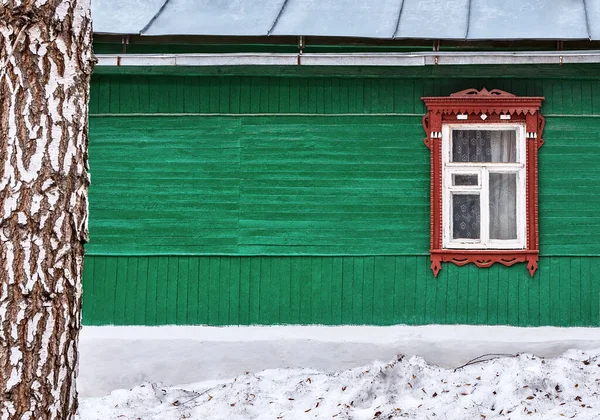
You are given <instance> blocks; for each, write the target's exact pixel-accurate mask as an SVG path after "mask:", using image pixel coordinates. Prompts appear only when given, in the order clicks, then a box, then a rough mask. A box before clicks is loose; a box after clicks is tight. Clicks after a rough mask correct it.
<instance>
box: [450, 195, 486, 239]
mask: <svg viewBox="0 0 600 420" xmlns="http://www.w3.org/2000/svg"><path fill="white" fill-rule="evenodd" d="M480 220H481V212H480V206H479V195H478V194H453V195H452V238H453V239H479V236H480V234H479V223H480Z"/></svg>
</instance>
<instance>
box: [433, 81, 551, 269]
mask: <svg viewBox="0 0 600 420" xmlns="http://www.w3.org/2000/svg"><path fill="white" fill-rule="evenodd" d="M421 99H422V100H423V101H424V102H425V105H426V106H427V114H426V115H425V116H424V117H423V121H422V122H423V128H424V129H425V133H426V134H427V137H426V138H425V145H426V146H427V147H428V148H429V150H430V151H431V186H430V200H431V202H430V205H431V209H430V217H431V227H430V254H431V269H432V270H433V274H434V276H436V277H437V275H438V273H439V271H440V270H441V268H442V262H451V263H454V264H456V265H459V266H462V265H465V264H469V263H473V264H475V265H477V266H478V267H490V266H491V265H493V264H494V263H500V264H503V265H505V266H511V265H513V264H515V263H518V262H527V269H528V270H529V273H530V274H531V275H532V276H533V275H534V274H535V271H536V270H537V267H538V258H539V239H538V234H539V232H538V149H539V148H540V147H541V146H542V144H543V143H544V140H543V139H542V132H543V130H544V117H542V115H541V114H540V112H539V111H540V106H541V104H542V101H543V100H544V98H543V97H538V96H536V97H530V96H516V95H513V94H512V93H508V92H504V91H502V90H498V89H494V90H491V91H488V90H487V89H485V88H483V89H481V90H480V91H478V90H477V89H466V90H463V91H460V92H456V93H453V94H452V95H450V96H434V97H423V98H421ZM458 115H460V116H461V119H458V118H457V116H458ZM482 115H484V117H485V118H481V117H482ZM501 116H502V117H501ZM506 116H509V117H510V119H507V117H506ZM450 123H451V124H474V123H477V124H498V123H502V124H525V126H526V139H525V141H526V180H525V185H526V192H525V195H526V213H527V215H526V232H527V235H526V236H527V237H526V247H525V249H507V250H490V249H485V250H477V249H475V250H474V249H447V248H443V242H442V235H443V226H442V221H443V216H442V215H443V213H442V192H443V191H442V169H443V165H442V125H443V124H450Z"/></svg>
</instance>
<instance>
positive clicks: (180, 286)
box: [176, 256, 194, 324]
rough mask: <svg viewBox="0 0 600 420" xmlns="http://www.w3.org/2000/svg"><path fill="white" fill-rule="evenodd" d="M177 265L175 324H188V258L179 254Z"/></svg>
mask: <svg viewBox="0 0 600 420" xmlns="http://www.w3.org/2000/svg"><path fill="white" fill-rule="evenodd" d="M177 263H178V266H177V306H176V319H177V324H188V323H190V322H189V321H188V288H189V283H190V281H194V280H193V278H192V279H190V258H189V257H184V256H180V257H179V258H178V261H177Z"/></svg>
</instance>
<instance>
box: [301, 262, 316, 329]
mask: <svg viewBox="0 0 600 420" xmlns="http://www.w3.org/2000/svg"><path fill="white" fill-rule="evenodd" d="M313 260H314V259H313V258H309V257H302V258H301V259H300V260H299V263H300V264H299V265H298V271H299V275H300V277H299V279H300V284H301V289H300V319H299V322H300V324H303V325H308V324H310V323H311V321H312V264H313Z"/></svg>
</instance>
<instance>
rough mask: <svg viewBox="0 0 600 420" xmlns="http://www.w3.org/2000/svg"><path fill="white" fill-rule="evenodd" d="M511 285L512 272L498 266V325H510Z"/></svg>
mask: <svg viewBox="0 0 600 420" xmlns="http://www.w3.org/2000/svg"><path fill="white" fill-rule="evenodd" d="M510 285H511V276H510V270H506V269H505V268H504V267H502V266H498V324H500V325H506V324H509V321H508V319H509V310H510V301H509V299H510V297H511V295H510Z"/></svg>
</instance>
